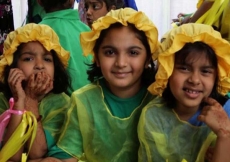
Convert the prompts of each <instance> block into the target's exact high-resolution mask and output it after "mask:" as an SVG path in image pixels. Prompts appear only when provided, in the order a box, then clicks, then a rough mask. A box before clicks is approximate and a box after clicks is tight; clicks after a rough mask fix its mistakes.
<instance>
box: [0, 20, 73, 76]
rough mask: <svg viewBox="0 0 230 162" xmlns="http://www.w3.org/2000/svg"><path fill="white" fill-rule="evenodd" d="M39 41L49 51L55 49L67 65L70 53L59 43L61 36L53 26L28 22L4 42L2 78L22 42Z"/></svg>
mask: <svg viewBox="0 0 230 162" xmlns="http://www.w3.org/2000/svg"><path fill="white" fill-rule="evenodd" d="M30 41H39V42H40V43H41V44H42V45H43V46H44V48H45V49H46V50H47V51H51V50H54V51H55V52H56V53H57V56H58V57H59V59H60V60H61V62H62V63H63V64H64V65H65V67H67V64H68V60H69V57H70V54H69V52H68V51H66V50H65V49H64V48H62V46H61V45H60V43H59V38H58V36H57V34H56V33H55V32H54V30H53V29H52V28H50V27H49V26H47V25H41V24H34V23H30V24H26V25H25V26H22V27H19V28H18V29H16V30H15V31H12V32H10V33H9V34H8V35H7V38H6V40H5V42H4V45H3V46H4V47H3V55H2V56H0V79H1V80H3V76H2V75H3V70H4V68H5V67H6V66H7V65H11V63H12V62H13V56H14V53H15V51H16V50H17V47H18V46H19V45H20V44H21V43H27V42H30Z"/></svg>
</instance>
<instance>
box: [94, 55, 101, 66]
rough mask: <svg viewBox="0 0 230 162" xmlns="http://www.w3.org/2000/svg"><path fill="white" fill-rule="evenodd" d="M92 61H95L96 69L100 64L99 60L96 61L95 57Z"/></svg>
mask: <svg viewBox="0 0 230 162" xmlns="http://www.w3.org/2000/svg"><path fill="white" fill-rule="evenodd" d="M94 61H95V63H96V65H97V67H100V62H99V60H98V59H97V57H94Z"/></svg>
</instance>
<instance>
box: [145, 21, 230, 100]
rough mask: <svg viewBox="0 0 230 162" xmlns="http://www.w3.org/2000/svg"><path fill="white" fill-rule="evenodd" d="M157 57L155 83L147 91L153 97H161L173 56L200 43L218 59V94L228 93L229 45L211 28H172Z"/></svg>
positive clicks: (189, 26)
mask: <svg viewBox="0 0 230 162" xmlns="http://www.w3.org/2000/svg"><path fill="white" fill-rule="evenodd" d="M164 38H165V40H164V41H163V42H162V43H161V45H160V49H159V55H158V65H159V67H158V71H157V74H156V81H155V82H154V83H153V84H151V85H150V86H149V88H148V90H149V91H150V92H151V93H152V94H154V95H160V96H161V95H162V93H163V91H164V89H165V88H166V86H167V83H168V79H169V77H170V76H171V75H172V72H173V68H174V54H175V53H176V52H177V51H179V50H180V49H181V48H182V47H183V46H184V45H185V44H186V43H189V42H191V43H193V42H196V41H202V42H204V43H206V44H207V45H209V46H210V47H211V48H212V49H213V50H214V51H215V53H216V55H217V59H218V77H219V82H218V84H219V86H220V87H221V89H219V93H221V94H222V95H226V94H227V93H228V92H229V91H230V70H229V68H230V44H229V42H227V41H226V40H224V39H223V38H222V37H221V35H220V33H219V32H217V31H215V30H214V29H213V28H212V27H211V26H209V25H204V24H185V25H182V26H180V27H178V28H173V29H172V30H171V32H168V33H167V34H166V35H165V36H164Z"/></svg>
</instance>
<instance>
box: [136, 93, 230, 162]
mask: <svg viewBox="0 0 230 162" xmlns="http://www.w3.org/2000/svg"><path fill="white" fill-rule="evenodd" d="M223 108H224V109H225V111H226V113H227V114H228V116H230V100H227V101H226V103H225V105H224V106H223ZM199 113H200V110H199V111H198V112H197V113H196V114H195V115H194V116H193V117H192V118H191V119H189V120H188V121H183V120H180V118H179V117H178V115H177V114H176V112H175V111H174V110H173V109H171V108H169V107H167V106H166V103H165V102H164V101H163V99H162V98H161V97H157V98H155V99H154V100H152V101H151V102H150V103H149V104H148V105H146V107H145V108H144V109H143V111H142V114H141V116H140V122H139V124H138V137H139V140H140V148H139V159H138V161H139V162H143V161H144V162H204V161H205V160H204V156H205V153H206V151H207V149H208V147H209V146H211V145H213V144H214V143H215V141H216V135H215V134H214V133H213V132H212V131H211V129H210V128H209V127H208V126H207V125H205V124H204V123H202V122H199V121H197V116H198V115H199Z"/></svg>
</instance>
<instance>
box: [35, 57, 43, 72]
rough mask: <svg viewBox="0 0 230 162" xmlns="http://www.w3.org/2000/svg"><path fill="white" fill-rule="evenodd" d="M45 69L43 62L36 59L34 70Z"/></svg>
mask: <svg viewBox="0 0 230 162" xmlns="http://www.w3.org/2000/svg"><path fill="white" fill-rule="evenodd" d="M44 68H45V66H44V62H43V60H41V59H37V60H36V62H35V65H34V69H35V70H43V69H44Z"/></svg>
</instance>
